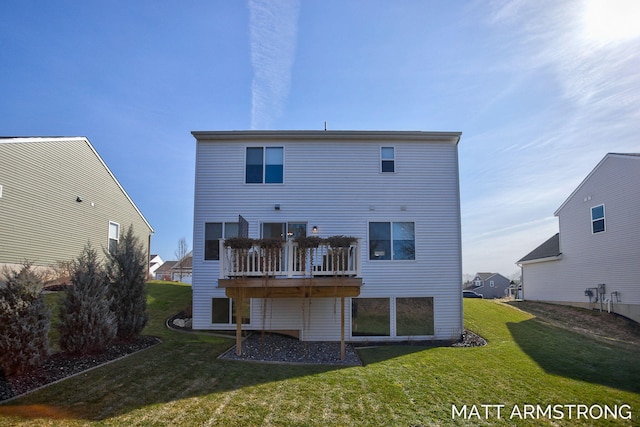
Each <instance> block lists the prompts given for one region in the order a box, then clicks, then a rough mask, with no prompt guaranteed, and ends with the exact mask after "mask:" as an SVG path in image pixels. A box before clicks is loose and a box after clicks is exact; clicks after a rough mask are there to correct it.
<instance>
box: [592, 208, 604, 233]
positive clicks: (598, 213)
mask: <svg viewBox="0 0 640 427" xmlns="http://www.w3.org/2000/svg"><path fill="white" fill-rule="evenodd" d="M604 231H605V223H604V205H598V206H594V207H592V208H591V232H592V233H593V234H596V233H602V232H604Z"/></svg>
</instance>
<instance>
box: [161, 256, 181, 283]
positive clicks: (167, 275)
mask: <svg viewBox="0 0 640 427" xmlns="http://www.w3.org/2000/svg"><path fill="white" fill-rule="evenodd" d="M177 263H178V261H165V262H164V263H162V265H161V266H160V267H158V269H157V270H156V279H157V280H167V281H172V280H173V267H174V266H175V265H176V264H177Z"/></svg>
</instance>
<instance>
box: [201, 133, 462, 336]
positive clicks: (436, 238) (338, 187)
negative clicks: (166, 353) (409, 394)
mask: <svg viewBox="0 0 640 427" xmlns="http://www.w3.org/2000/svg"><path fill="white" fill-rule="evenodd" d="M193 135H194V137H195V138H196V140H197V149H196V168H195V206H194V236H193V282H192V284H193V328H194V329H231V330H233V329H236V323H235V322H236V319H240V316H238V314H241V317H242V323H243V325H242V329H245V330H270V331H286V332H287V333H290V334H292V335H295V336H298V337H299V338H300V339H301V340H306V341H320V340H328V341H337V340H340V339H341V335H342V334H344V337H345V338H346V339H347V340H348V341H358V340H370V341H373V340H375V341H385V340H389V341H393V340H407V339H426V340H436V339H437V340H441V339H443V340H449V339H459V338H460V335H461V333H462V328H463V323H462V298H461V293H460V283H462V273H461V232H460V202H459V188H458V153H457V144H458V142H459V139H460V133H458V132H392V131H375V132H374V131H220V132H193ZM244 221H246V222H244ZM239 235H240V236H242V235H245V236H248V237H250V238H253V239H258V238H265V237H282V238H283V239H287V240H288V243H286V244H285V243H283V244H282V249H278V251H280V252H279V254H281V256H282V258H278V260H277V261H276V262H275V264H274V266H273V268H274V269H275V270H277V271H276V272H274V273H264V271H263V270H261V268H262V267H255V266H254V267H255V268H256V269H257V270H255V269H253V270H252V268H254V267H251V266H250V265H249V266H247V263H248V264H251V263H254V262H255V263H257V264H259V263H260V261H257V260H259V259H262V260H264V257H265V255H264V254H265V252H264V251H262V250H261V249H260V248H259V247H258V246H257V243H256V244H255V246H252V247H251V249H250V250H249V251H248V252H245V253H244V255H243V257H244V258H242V261H238V259H239V258H237V257H235V255H233V254H232V251H230V250H228V249H227V248H226V247H225V246H224V241H225V240H224V239H228V238H231V237H237V236H239ZM304 235H306V236H318V237H323V238H326V237H329V236H337V235H343V236H352V237H354V238H355V240H354V241H353V244H352V245H351V246H350V247H349V248H348V249H347V251H348V259H346V261H345V265H344V268H343V267H340V269H341V272H340V274H337V273H336V274H332V273H331V271H332V270H331V269H333V271H334V273H335V271H337V269H338V267H336V266H335V265H336V264H331V263H332V262H333V261H331V259H334V258H331V257H332V256H333V255H332V254H335V253H336V252H335V246H330V245H328V244H326V245H325V244H323V246H322V247H321V248H320V249H318V250H317V252H316V256H315V257H313V256H311V255H310V256H309V257H307V258H302V260H301V258H296V257H298V256H299V255H297V254H299V252H296V251H299V248H298V247H297V246H296V243H295V242H296V238H299V237H300V236H304ZM261 251H262V252H261ZM332 251H333V252H332ZM247 253H248V255H247ZM336 259H337V258H336ZM239 263H240V264H239ZM328 264H331V265H334V267H328V268H326V267H327V265H328ZM239 265H240V267H238V266H239ZM252 265H253V264H252ZM262 265H263V266H264V264H262ZM301 265H302V267H301ZM238 268H240V269H241V270H242V272H241V273H237V269H238ZM342 270H344V271H342ZM234 271H235V273H234ZM266 276H270V277H266ZM275 288H277V290H274V289H275ZM305 289H306V290H305ZM305 292H306V293H305ZM261 295H263V296H266V297H265V298H260V297H259V296H261ZM229 296H232V297H233V296H237V297H238V298H237V300H239V301H242V299H241V298H245V297H246V298H247V300H248V301H249V304H248V305H247V304H246V303H245V305H244V306H243V305H242V304H241V303H239V305H240V306H243V307H244V308H243V310H241V311H242V313H240V311H239V312H238V313H234V309H235V305H236V304H235V302H233V301H230V299H229V298H228V297H229ZM345 297H346V298H345ZM341 303H344V312H341V309H342V305H341ZM343 316H344V317H343ZM342 324H344V329H342V330H341V325H342Z"/></svg>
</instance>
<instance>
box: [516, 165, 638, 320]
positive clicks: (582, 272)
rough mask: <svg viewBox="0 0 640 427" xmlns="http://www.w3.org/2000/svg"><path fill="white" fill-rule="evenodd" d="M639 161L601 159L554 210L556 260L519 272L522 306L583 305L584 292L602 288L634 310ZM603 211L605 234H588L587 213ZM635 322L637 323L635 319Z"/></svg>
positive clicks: (636, 301)
mask: <svg viewBox="0 0 640 427" xmlns="http://www.w3.org/2000/svg"><path fill="white" fill-rule="evenodd" d="M639 189H640V157H638V156H625V155H615V154H613V155H607V156H606V157H605V158H604V159H603V160H602V161H601V162H600V163H599V164H598V166H596V168H595V169H594V170H593V171H592V172H591V173H590V174H589V175H588V176H587V178H586V179H585V180H584V181H583V182H582V184H581V185H580V186H579V187H578V188H577V189H576V190H575V191H574V192H573V193H572V195H571V196H570V197H569V198H568V199H567V201H565V202H564V203H563V205H562V206H561V207H560V208H559V209H558V211H557V212H556V215H557V216H558V221H559V231H560V251H561V252H562V259H561V260H557V261H548V262H539V263H532V264H526V265H524V266H523V272H524V277H523V290H524V297H525V299H528V300H541V301H557V302H567V303H575V304H584V303H586V302H588V298H587V297H586V296H585V294H584V291H585V289H586V288H590V287H595V286H597V285H598V284H599V283H604V284H605V285H606V295H607V298H609V297H610V294H611V292H619V295H620V299H621V301H620V303H619V304H612V310H613V311H616V310H617V307H619V306H622V305H636V306H637V305H638V304H640V288H638V277H640V263H638V262H637V261H638V259H640V239H638V238H637V236H638V235H639V233H640V223H639V222H638V215H637V213H638V212H640V193H639V192H640V190H639ZM601 205H602V206H604V207H606V212H604V210H603V213H604V214H606V232H604V233H596V234H593V233H592V231H591V230H592V221H593V217H592V216H591V212H590V209H591V208H592V207H597V206H601ZM635 320H637V321H640V318H638V319H635Z"/></svg>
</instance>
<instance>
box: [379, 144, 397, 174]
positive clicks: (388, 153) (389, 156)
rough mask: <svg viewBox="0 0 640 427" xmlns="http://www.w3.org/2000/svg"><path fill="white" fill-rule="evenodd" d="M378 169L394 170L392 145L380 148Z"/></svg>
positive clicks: (394, 158) (394, 161) (394, 162)
mask: <svg viewBox="0 0 640 427" xmlns="http://www.w3.org/2000/svg"><path fill="white" fill-rule="evenodd" d="M380 170H381V171H382V172H395V171H396V156H395V149H394V148H393V147H381V148H380Z"/></svg>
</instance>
